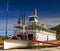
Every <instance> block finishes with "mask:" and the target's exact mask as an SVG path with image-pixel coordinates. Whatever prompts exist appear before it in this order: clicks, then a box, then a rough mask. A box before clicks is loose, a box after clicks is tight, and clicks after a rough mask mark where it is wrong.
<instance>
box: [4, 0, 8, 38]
mask: <svg viewBox="0 0 60 51" xmlns="http://www.w3.org/2000/svg"><path fill="white" fill-rule="evenodd" d="M7 25H8V0H7V10H6V32H5V38H7Z"/></svg>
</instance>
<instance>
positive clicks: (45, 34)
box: [4, 9, 56, 49]
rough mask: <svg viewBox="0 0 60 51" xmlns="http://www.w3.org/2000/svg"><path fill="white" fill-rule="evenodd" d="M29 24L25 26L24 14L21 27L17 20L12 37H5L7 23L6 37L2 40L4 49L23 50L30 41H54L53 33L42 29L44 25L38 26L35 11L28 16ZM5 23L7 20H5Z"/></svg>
mask: <svg viewBox="0 0 60 51" xmlns="http://www.w3.org/2000/svg"><path fill="white" fill-rule="evenodd" d="M28 17H29V22H28V24H27V25H25V14H23V15H22V25H21V24H20V19H18V24H17V25H14V28H16V30H15V32H14V35H13V36H11V37H7V22H6V35H5V36H6V37H7V39H5V40H4V49H11V48H25V47H28V43H29V42H28V41H30V40H38V41H40V40H42V41H47V40H48V41H49V40H56V36H55V33H53V32H52V31H50V30H49V29H47V28H46V27H44V25H41V24H39V22H38V16H37V9H35V10H34V15H33V16H28ZM6 21H7V19H6ZM21 30H22V31H21Z"/></svg>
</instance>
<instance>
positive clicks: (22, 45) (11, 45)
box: [4, 40, 28, 49]
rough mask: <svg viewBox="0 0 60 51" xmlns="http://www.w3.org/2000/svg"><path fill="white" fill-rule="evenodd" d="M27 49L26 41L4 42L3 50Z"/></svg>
mask: <svg viewBox="0 0 60 51" xmlns="http://www.w3.org/2000/svg"><path fill="white" fill-rule="evenodd" d="M25 47H28V41H24V40H4V49H11V48H25Z"/></svg>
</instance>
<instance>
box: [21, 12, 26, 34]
mask: <svg viewBox="0 0 60 51" xmlns="http://www.w3.org/2000/svg"><path fill="white" fill-rule="evenodd" d="M22 26H23V29H22V30H23V34H24V32H25V13H24V14H22Z"/></svg>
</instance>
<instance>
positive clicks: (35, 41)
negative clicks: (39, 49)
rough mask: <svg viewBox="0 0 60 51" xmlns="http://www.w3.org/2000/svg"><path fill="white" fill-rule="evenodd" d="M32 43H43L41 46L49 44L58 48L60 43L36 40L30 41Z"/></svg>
mask: <svg viewBox="0 0 60 51" xmlns="http://www.w3.org/2000/svg"><path fill="white" fill-rule="evenodd" d="M30 42H32V43H38V44H39V43H43V44H50V45H53V46H60V43H54V42H49V41H38V40H30Z"/></svg>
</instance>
